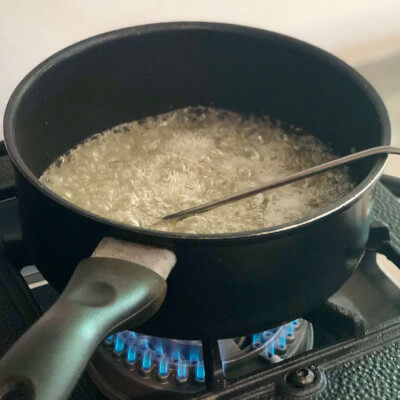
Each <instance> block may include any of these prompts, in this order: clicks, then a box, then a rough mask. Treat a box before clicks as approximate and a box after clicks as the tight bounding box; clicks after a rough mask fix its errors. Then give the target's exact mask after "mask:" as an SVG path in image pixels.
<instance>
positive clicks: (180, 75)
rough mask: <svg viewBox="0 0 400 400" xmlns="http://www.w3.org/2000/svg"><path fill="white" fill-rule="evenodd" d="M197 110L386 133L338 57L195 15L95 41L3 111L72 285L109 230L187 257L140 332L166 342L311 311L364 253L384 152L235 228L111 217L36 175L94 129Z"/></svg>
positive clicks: (30, 191)
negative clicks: (312, 207) (328, 191)
mask: <svg viewBox="0 0 400 400" xmlns="http://www.w3.org/2000/svg"><path fill="white" fill-rule="evenodd" d="M188 105H192V106H194V105H206V106H214V107H217V108H224V109H230V110H234V111H238V112H245V113H253V114H267V115H269V116H271V117H272V118H276V119H280V120H283V121H285V122H287V123H289V124H293V125H295V126H298V127H301V128H303V129H304V130H306V131H308V132H310V133H312V134H314V135H315V136H317V137H319V138H320V139H321V140H323V141H324V142H326V143H328V144H330V145H331V146H332V147H333V149H334V151H335V152H336V153H337V154H340V155H343V154H348V153H350V152H351V151H352V150H362V149H364V148H367V147H372V146H378V145H384V144H389V142H390V127H389V121H388V117H387V113H386V111H385V108H384V106H383V104H382V101H381V100H380V98H379V96H378V95H377V93H376V92H375V90H374V89H373V88H372V87H371V86H370V85H369V84H368V83H367V82H366V81H365V80H364V79H363V78H362V77H361V76H360V75H359V74H358V73H357V72H355V71H354V70H353V69H352V68H350V67H349V66H347V65H346V64H344V63H343V62H341V61H340V60H338V59H337V58H335V57H333V56H331V55H329V54H327V53H326V52H324V51H322V50H320V49H318V48H316V47H313V46H310V45H308V44H306V43H303V42H301V41H298V40H295V39H292V38H289V37H286V36H282V35H279V34H276V33H271V32H267V31H263V30H258V29H252V28H246V27H240V26H233V25H225V24H212V23H191V22H190V23H168V24H156V25H147V26H140V27H134V28H128V29H122V30H119V31H115V32H110V33H106V34H103V35H100V36H96V37H93V38H90V39H88V40H85V41H83V42H80V43H77V44H75V45H73V46H71V47H69V48H67V49H65V50H62V51H61V52H59V53H57V54H55V55H54V56H52V57H50V58H49V59H47V60H46V61H44V62H43V63H42V64H40V65H39V66H38V67H37V68H35V69H34V70H33V71H32V72H31V73H30V74H29V75H28V76H27V77H26V78H25V79H24V80H23V81H22V82H21V83H20V85H19V86H18V87H17V89H16V90H15V92H14V94H13V95H12V97H11V100H10V102H9V104H8V107H7V110H6V116H5V122H4V131H5V139H6V145H7V149H8V152H9V155H10V157H11V159H12V161H13V163H14V165H15V167H16V185H17V193H18V198H19V204H20V211H21V218H22V228H23V234H24V240H25V242H26V243H27V245H28V247H29V251H30V253H31V255H32V260H33V261H34V263H35V264H36V265H37V266H38V268H39V270H40V271H41V272H42V274H43V275H44V276H45V278H46V279H47V280H48V281H49V282H50V284H51V285H53V286H54V287H55V288H56V289H57V290H58V291H62V290H63V289H64V287H65V286H66V284H67V282H68V281H69V279H70V277H71V275H72V273H73V271H74V268H75V267H76V265H77V264H78V262H79V261H80V260H82V259H83V258H86V257H88V256H89V255H90V254H91V252H92V251H93V249H94V248H95V247H96V245H97V244H98V242H99V241H100V240H101V238H102V237H104V236H114V237H117V238H122V239H127V240H130V241H134V242H139V243H144V244H150V245H153V246H158V247H164V248H168V249H170V250H172V251H173V252H174V253H175V254H176V257H177V260H178V261H177V264H176V267H175V268H174V270H173V271H172V273H171V275H170V276H169V278H168V290H167V295H166V299H165V302H164V304H163V305H162V307H161V309H160V311H159V312H158V313H157V314H156V315H155V316H154V317H153V318H152V319H151V320H149V321H148V322H147V323H146V324H144V325H142V326H141V327H140V329H139V330H141V331H142V332H145V333H148V334H153V335H157V336H162V337H172V338H185V339H195V338H224V337H235V336H238V335H243V334H249V333H254V332H257V331H261V330H264V329H266V328H270V327H273V326H276V325H278V324H281V323H283V322H284V321H287V320H290V319H293V318H296V317H298V316H301V315H303V314H305V313H306V312H308V311H310V310H311V309H312V308H313V307H315V306H317V305H319V304H320V303H321V302H322V301H323V300H325V299H326V298H327V297H329V296H330V295H331V294H332V293H334V292H335V291H336V290H337V289H338V288H339V287H340V286H341V285H342V284H343V283H344V282H345V281H346V279H347V278H348V277H349V275H350V274H351V273H352V271H353V270H354V268H356V266H357V264H358V262H359V261H360V259H361V257H362V255H363V253H364V251H365V248H366V243H367V239H368V234H369V226H370V216H371V206H372V204H371V193H372V191H373V189H374V185H375V183H376V182H377V179H378V178H379V175H380V174H381V172H382V170H383V167H384V164H385V160H386V156H379V157H376V158H372V159H369V160H364V161H360V162H357V163H356V164H354V165H353V166H352V167H351V173H352V176H353V178H354V179H355V180H356V182H357V183H358V184H357V187H356V188H355V189H354V190H353V191H352V192H351V193H350V194H348V195H347V196H346V197H344V198H343V199H341V201H339V202H336V203H335V204H331V205H329V206H328V207H326V208H325V209H324V210H322V211H321V212H320V213H319V214H318V215H316V216H314V217H312V218H307V219H304V220H300V221H296V222H295V223H293V224H286V225H282V226H278V227H274V228H269V229H264V230H258V231H250V232H240V233H233V234H231V233H230V234H216V235H192V234H176V233H167V232H157V231H151V230H146V229H140V228H136V227H132V226H128V225H124V224H121V223H115V222H113V221H109V220H106V219H103V218H100V217H98V216H95V215H92V214H90V213H88V212H86V211H84V210H82V209H79V208H77V207H74V206H73V205H71V204H69V203H68V202H66V201H65V200H63V199H61V198H60V197H58V196H57V195H55V194H53V193H52V192H50V191H49V190H47V189H46V188H45V187H43V185H41V184H40V182H39V181H38V177H39V176H40V174H41V173H42V172H43V170H44V169H45V168H46V167H47V166H48V165H49V164H50V163H51V162H53V161H54V160H55V159H56V158H57V157H58V156H60V155H61V154H62V153H64V152H65V151H67V150H68V149H70V148H71V147H73V146H74V145H76V144H77V143H79V142H81V141H82V140H84V139H85V138H86V137H88V136H89V135H92V134H93V133H95V132H100V131H102V130H104V129H105V128H109V127H111V126H113V125H116V124H119V123H121V122H125V121H132V120H135V119H138V118H142V117H145V116H149V115H156V114H158V113H163V112H167V111H169V110H171V109H176V108H180V107H185V106H188Z"/></svg>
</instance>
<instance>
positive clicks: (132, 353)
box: [126, 345, 137, 364]
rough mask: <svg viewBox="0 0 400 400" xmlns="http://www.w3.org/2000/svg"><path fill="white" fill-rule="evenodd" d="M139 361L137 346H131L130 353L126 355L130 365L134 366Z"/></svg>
mask: <svg viewBox="0 0 400 400" xmlns="http://www.w3.org/2000/svg"><path fill="white" fill-rule="evenodd" d="M136 359H137V350H136V346H133V345H131V346H129V347H128V353H127V355H126V361H128V362H129V363H131V364H133V363H134V362H135V361H136Z"/></svg>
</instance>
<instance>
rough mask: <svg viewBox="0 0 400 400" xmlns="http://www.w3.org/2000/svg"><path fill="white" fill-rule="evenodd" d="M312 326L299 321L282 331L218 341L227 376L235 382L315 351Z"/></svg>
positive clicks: (304, 321)
mask: <svg viewBox="0 0 400 400" xmlns="http://www.w3.org/2000/svg"><path fill="white" fill-rule="evenodd" d="M313 336H314V335H313V329H312V325H311V324H310V323H309V322H307V321H306V320H304V319H296V320H294V321H292V322H290V323H288V324H286V325H282V326H280V327H279V328H274V329H269V330H267V331H264V332H261V333H256V334H254V335H251V336H247V337H241V338H237V339H224V340H219V341H218V347H219V351H220V355H221V361H222V366H223V369H224V376H225V378H226V379H235V378H239V377H242V376H244V375H247V374H249V373H251V372H253V371H257V370H259V369H265V365H266V362H267V363H270V364H276V363H278V362H280V361H283V360H285V359H288V358H291V357H293V356H295V355H297V354H300V353H303V352H304V351H307V350H311V349H312V348H313V342H314V337H313Z"/></svg>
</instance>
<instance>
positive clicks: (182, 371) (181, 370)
mask: <svg viewBox="0 0 400 400" xmlns="http://www.w3.org/2000/svg"><path fill="white" fill-rule="evenodd" d="M186 374H187V365H186V363H184V362H183V361H179V362H178V368H177V371H176V375H177V377H178V378H179V379H185V378H186Z"/></svg>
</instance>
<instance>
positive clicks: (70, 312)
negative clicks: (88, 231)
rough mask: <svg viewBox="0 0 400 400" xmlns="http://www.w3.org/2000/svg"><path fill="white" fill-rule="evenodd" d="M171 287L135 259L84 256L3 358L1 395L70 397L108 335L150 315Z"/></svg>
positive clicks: (30, 398) (59, 399)
mask: <svg viewBox="0 0 400 400" xmlns="http://www.w3.org/2000/svg"><path fill="white" fill-rule="evenodd" d="M166 287H167V285H166V282H165V280H164V279H162V278H161V277H160V276H159V275H158V274H157V273H155V272H153V271H151V270H149V269H148V268H145V267H142V266H139V265H137V264H134V263H132V262H128V261H123V260H118V259H112V258H97V257H92V258H88V259H85V260H83V261H81V262H80V263H79V265H78V267H77V268H76V270H75V272H74V274H73V276H72V278H71V280H70V282H69V284H68V286H67V287H66V289H65V290H64V292H63V293H62V294H61V296H60V297H59V299H58V300H57V302H56V303H55V304H54V305H53V306H52V307H51V308H50V309H49V310H48V311H47V312H46V313H45V314H44V315H43V316H42V317H41V318H40V319H39V320H38V321H37V322H36V323H35V324H34V325H33V326H32V327H31V328H30V329H29V330H28V331H27V332H25V333H24V334H23V335H22V337H21V338H20V339H19V340H18V341H17V343H16V344H15V345H14V346H13V347H12V348H11V349H10V350H9V351H8V352H7V353H6V355H5V356H4V357H3V359H2V360H1V361H0V399H3V397H4V396H5V395H6V394H8V395H10V394H11V393H13V391H14V392H15V393H17V392H18V393H21V392H22V393H23V397H22V398H24V399H26V400H33V399H35V400H63V399H66V398H67V397H68V396H69V394H70V393H71V391H72V389H73V388H74V386H75V384H76V382H77V380H78V379H79V376H80V375H81V373H82V371H83V369H84V368H85V366H86V364H87V362H88V361H89V359H90V357H91V355H92V354H93V352H94V351H95V349H96V347H97V346H98V345H99V344H100V342H101V341H102V339H103V338H104V337H105V336H106V335H107V334H108V333H109V332H111V331H112V330H114V329H115V328H117V326H119V325H120V324H121V323H123V322H127V321H128V320H129V323H130V324H131V326H135V325H138V324H140V323H142V322H144V321H145V320H146V319H148V318H150V317H151V316H152V315H153V314H154V313H155V312H156V311H157V310H158V308H159V307H160V306H161V304H162V302H163V300H164V297H165V294H166ZM7 398H9V397H7Z"/></svg>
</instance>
